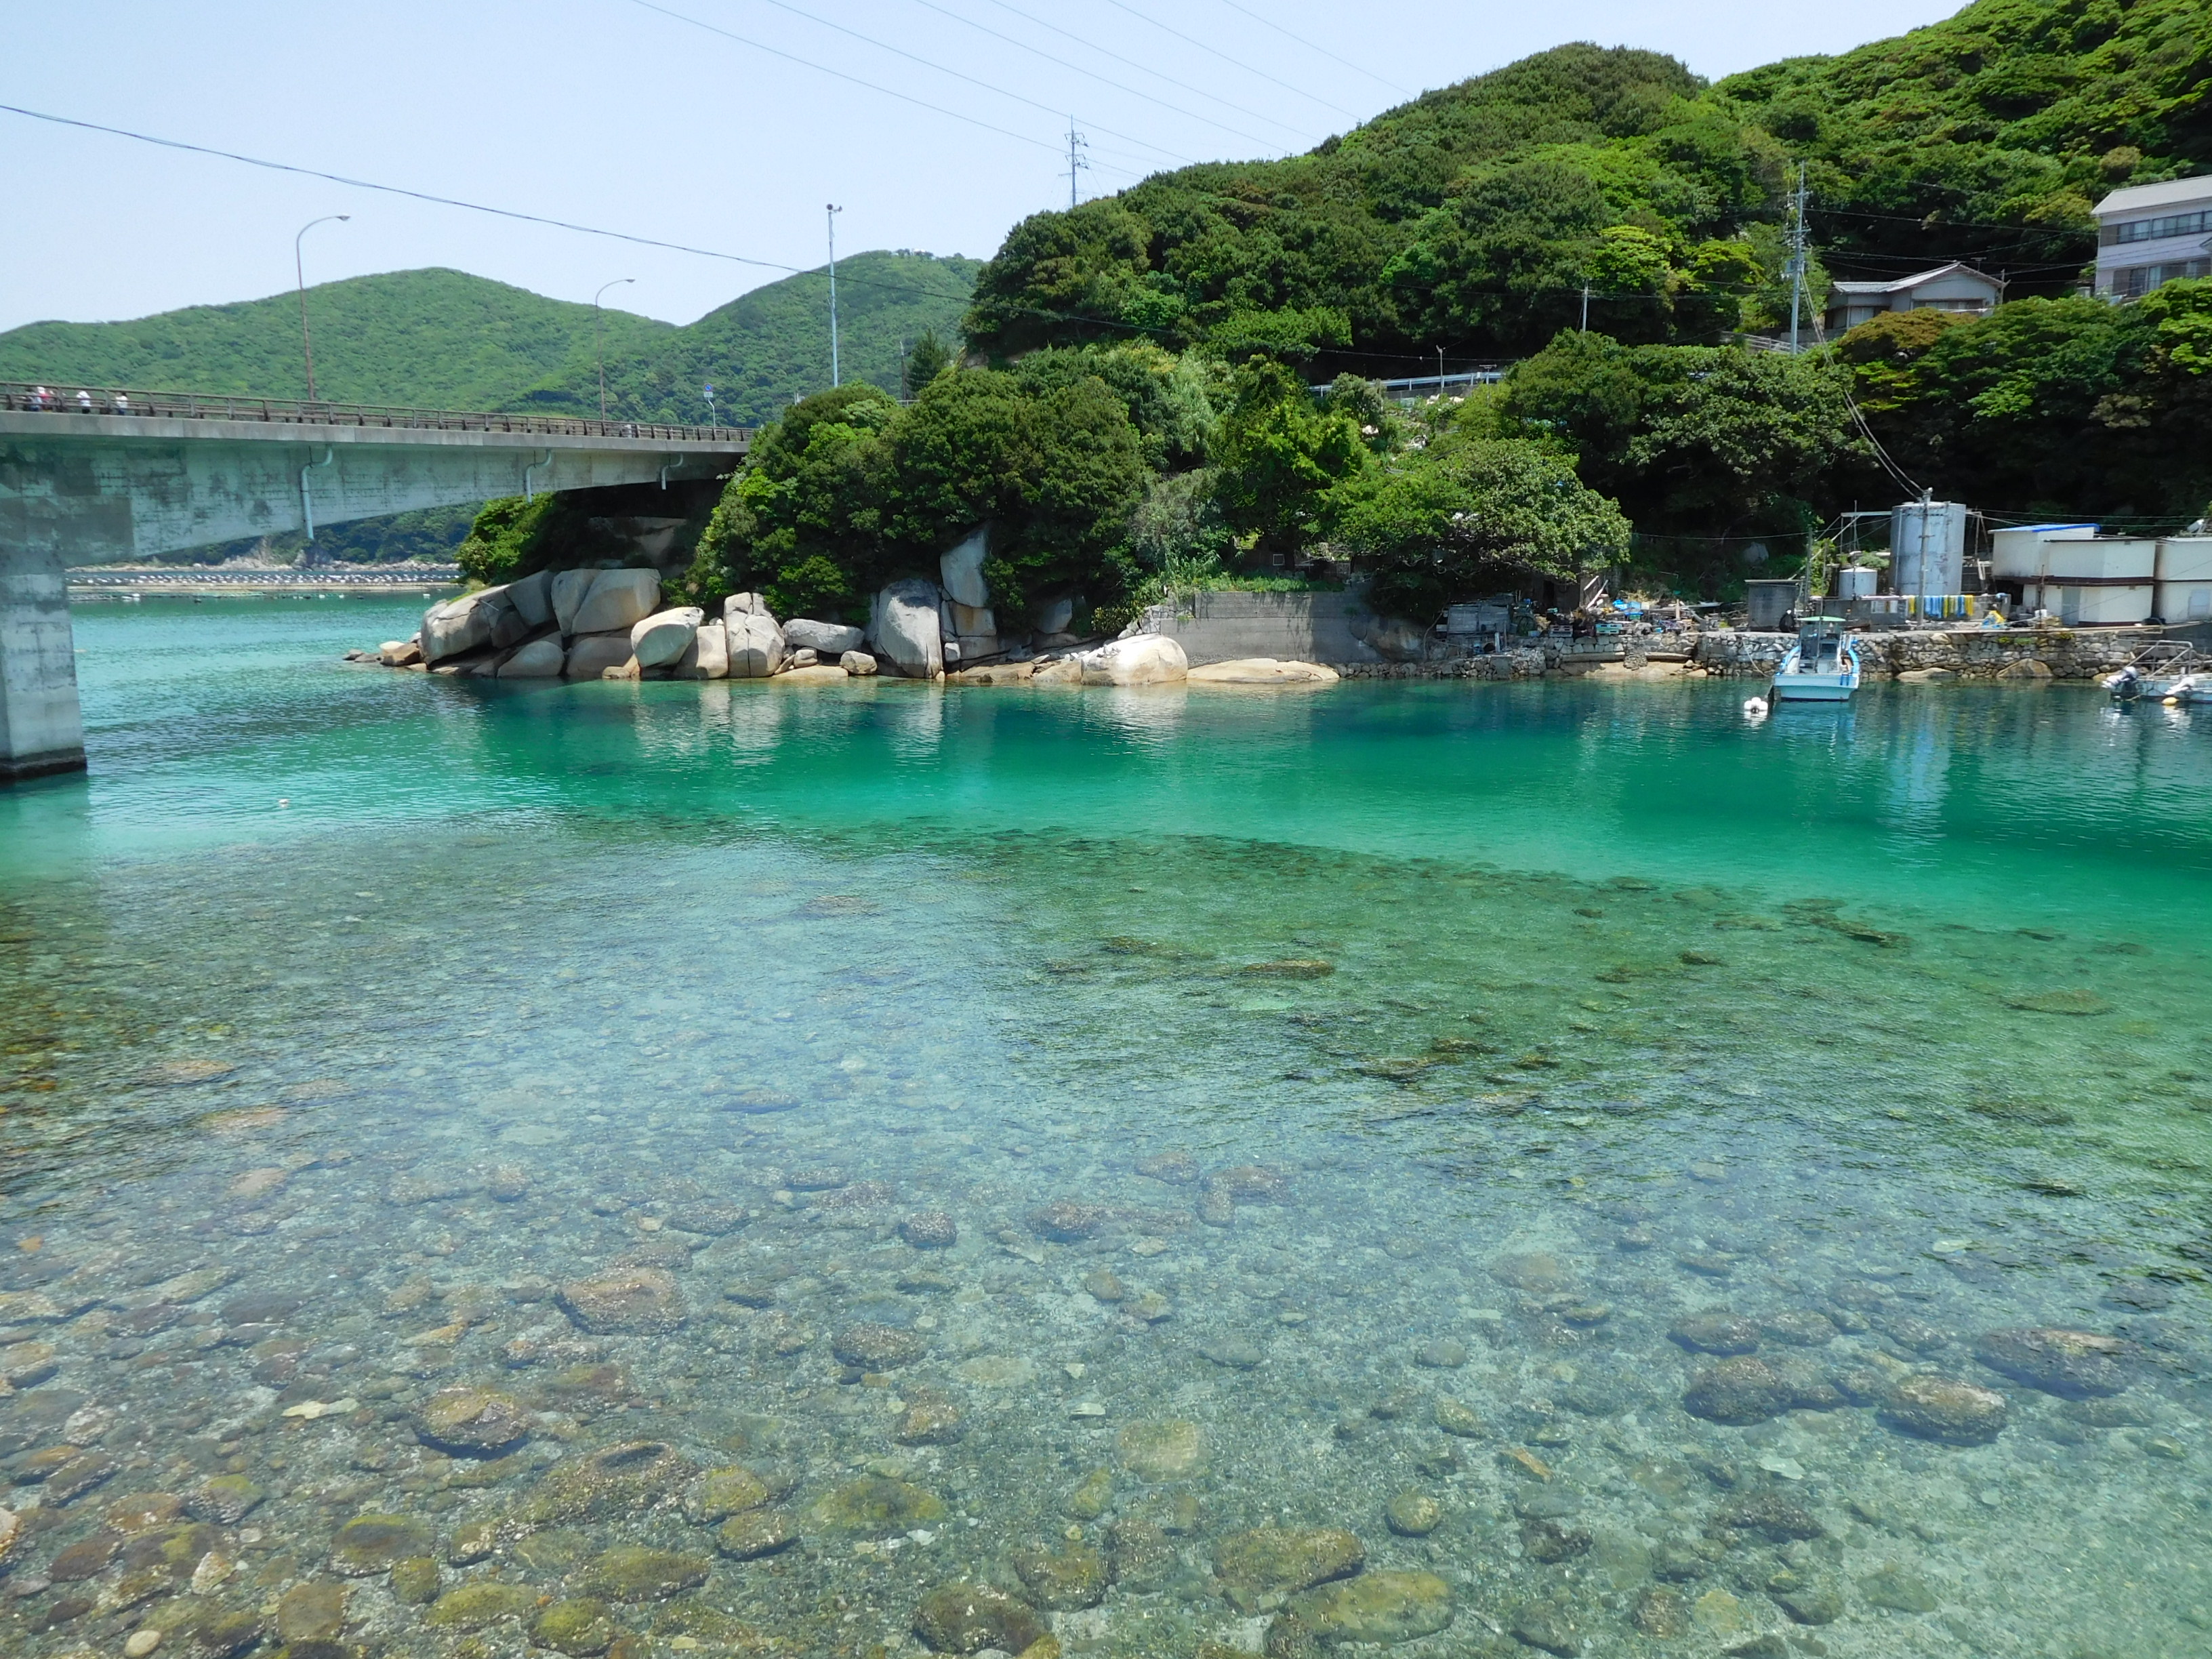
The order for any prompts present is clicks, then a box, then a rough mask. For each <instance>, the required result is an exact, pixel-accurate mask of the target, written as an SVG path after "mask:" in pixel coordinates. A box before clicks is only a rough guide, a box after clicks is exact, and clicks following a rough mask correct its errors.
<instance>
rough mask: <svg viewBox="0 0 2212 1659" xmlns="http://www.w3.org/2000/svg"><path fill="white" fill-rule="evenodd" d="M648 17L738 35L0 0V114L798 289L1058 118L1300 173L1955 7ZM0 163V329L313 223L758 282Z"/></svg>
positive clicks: (682, 300)
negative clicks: (13, 111) (1315, 149)
mask: <svg viewBox="0 0 2212 1659" xmlns="http://www.w3.org/2000/svg"><path fill="white" fill-rule="evenodd" d="M655 3H660V0H655ZM665 4H666V9H667V10H669V11H674V12H678V13H682V14H684V15H688V16H690V17H691V18H695V19H697V20H700V21H703V22H705V23H708V24H712V25H714V27H717V28H720V29H723V30H726V31H728V32H729V33H733V34H737V35H741V36H744V37H746V39H747V40H750V42H752V43H754V44H750V45H746V44H740V43H739V42H738V41H737V40H730V39H726V38H724V37H722V36H720V35H717V34H714V33H708V32H707V31H706V30H704V29H702V28H699V27H694V26H691V25H690V24H687V23H684V22H682V21H677V20H676V19H675V18H672V17H671V16H668V15H665V12H659V11H655V10H653V9H648V7H647V6H646V5H645V4H642V3H640V0H531V3H521V0H435V3H433V0H376V3H374V4H356V5H338V4H331V3H320V4H313V3H311V4H307V5H301V4H298V3H296V0H288V3H277V0H202V3H195V4H191V5H179V4H177V3H174V0H163V3H153V0H72V3H69V4H51V3H50V4H29V3H23V0H17V3H15V4H13V5H11V6H9V8H8V10H7V17H6V29H7V40H8V51H7V52H6V54H5V58H4V60H0V102H6V103H9V104H16V105H23V106H29V107H31V108H34V109H40V110H45V111H48V112H52V113H56V114H60V115H67V116H73V117H77V118H83V119H87V120H92V121H98V122H103V123H106V124H108V125H115V126H120V127H128V128H131V129H134V130H136V131H141V132H148V133H153V134H156V135H159V136H161V137H170V138H177V139H183V140H186V141H188V142H191V143H201V144H206V145H211V146H216V147H218V148H222V149H232V150H238V151H242V152H245V153H246V154H249V155H258V156H264V157H268V158H270V159H272V160H278V161H290V162H293V163H295V164H298V165H301V166H304V167H314V168H319V169H322V170H325V171H328V172H331V173H343V174H347V175H349V176H351V177H355V178H359V179H371V180H375V181H378V182H381V183H389V184H395V185H405V186H408V187H410V188H413V189H416V190H421V191H430V192H433V193H435V194H439V195H444V196H452V197H463V198H465V199H468V200H471V201H477V202H483V203H489V204H495V205H499V206H502V207H508V208H513V209H519V210H523V211H526V212H532V213H538V214H543V215H546V216H553V217H558V218H562V219H568V220H573V221H577V222H582V223H585V224H589V225H594V226H599V227H604V228H610V229H617V230H624V231H630V232H634V233H636V234H642V235H647V236H653V237H659V238H664V239H666V240H672V241H678V242H684V243H689V244H692V245H695V246H705V247H710V248H714V249H719V250H722V251H726V252H732V253H739V254H748V255H751V256H753V257H755V258H759V259H763V260H766V261H769V262H771V263H772V264H781V265H790V266H798V267H812V266H816V265H818V264H821V263H822V260H823V204H825V203H827V202H830V201H836V202H838V203H841V204H843V206H844V208H845V212H844V214H843V216H842V218H841V220H840V222H839V228H838V246H839V250H840V252H850V251H855V250H858V249H861V248H871V247H912V248H924V249H927V250H930V251H932V252H939V253H952V252H960V253H967V254H970V255H974V256H977V257H983V256H987V255H988V254H990V253H991V252H993V251H994V249H995V248H996V247H997V246H998V245H999V242H1000V238H1001V237H1002V236H1003V235H1004V234H1005V233H1006V229H1007V228H1008V227H1009V226H1011V225H1012V224H1013V223H1014V222H1016V221H1017V220H1018V219H1019V218H1021V217H1022V216H1024V215H1025V214H1028V213H1031V212H1034V211H1036V210H1038V209H1040V208H1045V207H1051V206H1055V205H1061V204H1065V203H1066V200H1067V180H1066V157H1065V155H1064V154H1063V153H1062V147H1063V146H1064V144H1065V142H1066V127H1067V117H1068V115H1070V114H1072V115H1073V117H1074V118H1075V121H1076V124H1077V125H1078V126H1079V128H1080V129H1082V130H1083V131H1085V132H1086V133H1087V134H1088V136H1089V141H1090V149H1089V151H1088V156H1089V160H1090V161H1091V171H1089V172H1087V173H1084V174H1083V175H1082V179H1081V183H1082V187H1083V190H1084V191H1085V194H1086V195H1098V194H1103V193H1107V192H1109V191H1113V190H1115V189H1118V188H1120V187H1121V186H1123V185H1127V184H1130V183H1133V182H1134V180H1135V179H1137V178H1139V177H1140V176H1141V175H1142V174H1144V173H1146V172H1149V171H1152V170H1154V169H1156V168H1158V167H1172V166H1176V165H1178V164H1179V163H1180V162H1182V161H1186V160H1214V159H1220V158H1241V157H1247V156H1254V155H1279V154H1286V153H1291V152H1295V151H1297V150H1302V149H1307V148H1309V147H1310V146H1311V145H1312V144H1314V143H1316V142H1318V141H1319V140H1320V139H1322V137H1326V136H1327V135H1328V134H1329V133H1332V132H1337V131H1343V130H1344V129H1345V128H1346V127H1347V126H1351V125H1356V124H1357V122H1358V121H1359V120H1361V119H1364V118H1367V117H1369V116H1371V115H1373V114H1375V113H1376V112H1379V111H1381V110H1383V109H1386V108H1388V107H1389V106H1391V105H1393V104H1395V103H1398V102H1401V101H1402V100H1403V99H1404V98H1405V97H1406V96H1407V95H1409V94H1413V93H1418V92H1419V91H1420V90H1421V89H1423V88H1428V87H1433V86H1440V85H1444V84H1447V83H1449V82H1453V81H1455V80H1459V79H1462V78H1463V77H1465V76H1469V75H1473V74H1477V73H1480V71H1482V70H1489V69H1494V68H1496V67H1498V65H1500V64H1505V63H1509V62H1510V61H1512V60H1513V59H1514V58H1519V57H1522V56H1524V55H1525V54H1527V53H1528V52H1535V51H1538V50H1541V49H1542V48H1544V47H1546V46H1555V45H1558V44H1559V43H1560V42H1562V41H1566V40H1595V41H1598V42H1600V43H1601V44H1604V45H1628V46H1645V47H1650V48H1652V49H1655V50H1657V51H1662V52H1671V53H1674V55H1675V56H1677V57H1679V58H1682V59H1684V60H1685V61H1686V62H1687V63H1688V64H1689V65H1690V66H1691V67H1692V69H1693V70H1697V71H1699V73H1700V74H1704V75H1707V76H1720V75H1725V74H1728V73H1730V72H1731V71H1734V70H1740V69H1746V68H1749V67H1751V66H1753V65H1754V64H1761V63H1765V62H1769V61H1771V60H1772V59H1774V58H1780V57H1785V56H1790V55H1796V54H1803V53H1808V52H1836V51H1841V50H1844V49H1846V48H1848V47H1850V46H1855V45H1857V44H1859V43H1861V42H1863V41H1864V40H1873V39H1878V38H1881V36H1884V35H1887V34H1893V33H1899V32H1901V31H1903V30H1905V29H1906V28H1910V27H1915V26H1917V25H1919V24H1923V23H1926V22H1929V21H1934V20H1936V18H1938V17H1940V16H1942V15H1947V14H1948V12H1950V11H1952V10H1954V9H1956V8H1955V7H1954V6H1951V5H1947V4H1943V3H1940V0H1868V3H1866V4H1863V5H1860V6H1857V7H1852V8H1836V9H1831V10H1830V11H1828V12H1826V13H1820V12H1807V11H1804V10H1803V9H1801V8H1797V7H1775V6H1771V5H1755V4H1752V3H1748V0H1707V3H1703V4H1697V5H1689V6H1680V5H1677V6H1666V7H1662V6H1655V5H1651V4H1649V3H1644V4H1626V3H1617V0H1559V3H1553V4H1545V5H1530V4H1501V3H1497V0H1488V3H1480V4H1467V3H1443V0H1401V3H1396V4H1388V5H1376V4H1346V3H1343V0H1058V3H1054V0H665ZM1240 5H1241V6H1242V7H1243V8H1244V9H1240ZM1253 13H1257V14H1261V15H1264V16H1266V17H1267V19H1269V20H1271V21H1273V23H1276V24H1279V25H1280V26H1281V28H1282V29H1286V30H1288V31H1289V32H1290V33H1289V34H1285V33H1280V32H1279V31H1278V30H1277V29H1275V28H1271V27H1268V26H1267V24H1264V23H1262V22H1260V21H1256V20H1255V17H1254V16H1253V15H1250V14H1253ZM963 19H964V20H968V21H965V22H963V21H960V20H963ZM1032 20H1042V21H1032ZM971 23H972V24H976V25H981V26H982V27H981V28H978V27H970V26H969V24H971ZM1047 25H1055V26H1057V27H1058V28H1059V29H1060V30H1064V31H1066V33H1054V28H1053V27H1047ZM833 26H842V27H843V28H845V29H848V30H850V31H852V32H853V33H839V32H838V29H837V27H833ZM983 29H989V30H994V31H996V32H997V35H994V34H992V33H984V32H983ZM1170 31H1173V32H1170ZM1293 34H1294V35H1297V36H1301V37H1303V38H1304V42H1305V43H1310V44H1304V43H1302V42H1301V41H1300V40H1294V39H1291V38H1290V35H1293ZM856 35H858V36H865V37H867V39H866V40H862V39H856V38H854V37H855V36H856ZM998 36H1006V37H1011V39H1001V38H997V37H998ZM1070 36H1074V37H1078V38H1074V39H1071V38H1070ZM1179 36H1181V37H1188V38H1178V37H1179ZM1017 41H1018V42H1021V43H1024V45H1026V46H1030V47H1033V48H1035V50H1034V51H1025V50H1024V49H1023V46H1020V45H1016V44H1014V42H1017ZM769 48H774V49H776V50H780V51H781V52H786V53H788V54H791V55H792V56H791V57H788V58H779V57H777V56H775V55H774V54H773V52H771V51H769V50H768V49H769ZM899 52H908V53H910V54H912V55H913V56H912V57H901V56H899V55H898V53H899ZM1040 53H1048V54H1050V55H1051V58H1060V59H1064V60H1066V64H1068V65H1073V67H1066V66H1063V64H1058V63H1054V62H1052V61H1050V59H1049V58H1047V57H1045V56H1041V55H1039V54H1040ZM1116 55H1118V56H1116ZM793 58H800V59H805V60H808V61H809V62H810V63H811V64H815V65H820V66H822V67H821V68H811V67H806V66H805V65H804V64H800V63H798V62H794V61H792V59H793ZM915 58H921V59H927V60H928V62H927V64H924V63H921V62H916V61H915ZM824 70H842V72H844V73H845V74H848V75H850V76H857V77H859V78H860V79H861V80H864V81H867V82H874V83H875V85H876V86H877V87H878V88H884V90H872V89H870V88H866V87H862V86H858V85H854V84H853V83H852V82H847V81H840V80H838V79H836V78H835V76H832V75H830V74H828V73H825V72H823V71H824ZM956 72H957V73H956ZM962 75H964V76H970V77H972V80H962V79H960V78H959V76H962ZM1106 82H1120V83H1121V85H1120V86H1119V87H1115V86H1112V85H1109V84H1106ZM1178 82H1180V83H1181V84H1177V83H1178ZM977 83H981V84H977ZM893 94H905V95H906V96H907V97H908V98H911V99H916V100H921V101H922V102H924V103H927V104H932V105H937V106H942V108H943V109H945V110H950V111H954V112H958V113H959V114H961V115H964V116H968V117H970V118H973V119H974V120H975V121H978V122H983V123H987V124H988V126H989V127H990V128H994V129H999V131H987V130H985V129H984V128H981V127H978V126H975V125H969V123H968V122H965V121H963V120H961V119H957V118H955V117H954V116H953V115H950V114H945V113H940V112H938V111H937V110H933V109H927V108H921V107H917V106H915V104H913V103H908V102H902V100H901V99H900V98H899V97H897V96H895V95H893ZM1023 100H1032V101H1029V102H1024V101H1023ZM1170 106H1172V107H1170ZM0 156H4V157H5V158H6V167H7V182H8V186H9V188H8V193H7V194H8V206H7V214H6V223H7V230H8V235H7V243H8V254H7V257H6V258H0V329H5V328H12V327H15V326H16V325H19V324H21V323H26V322H30V321H33V320H36V319H44V318H67V319H105V318H121V317H136V316H143V315H145V314H147V313H151V312H156V311H163V310H167V309H169V308H171V307H176V306H183V305H191V304H197V303H202V302H209V301H227V300H239V299H248V298H252V297H255V296H258V295H266V294H270V293H274V292H276V291H278V290H280V289H288V288H289V287H290V285H291V283H292V239H293V233H294V232H295V230H297V229H298V228H299V227H300V226H301V224H302V223H303V222H306V221H307V220H308V219H311V218H313V217H314V216H318V215H319V214H325V213H350V214H351V215H353V218H352V221H351V222H349V223H347V224H342V225H325V226H323V227H321V228H319V229H317V230H316V231H314V232H313V234H312V235H310V236H309V237H308V239H307V247H308V252H309V261H308V271H307V274H308V280H309V281H310V282H311V283H312V282H316V281H327V280H330V279H331V278H334V277H338V276H353V275H358V274H360V273H363V272H368V271H378V270H404V269H408V268H410V267H415V266H422V265H450V266H454V267H457V268H459V269H460V270H470V271H475V272H477V273H479V274H481V275H483V276H492V277H496V278H498V279H499V280H501V281H503V282H508V283H516V284H518V285H520V286H521V287H525V288H529V289H536V290H538V292H540V293H544V294H550V295H559V296H562V297H563V298H568V299H574V300H588V299H589V298H590V297H591V295H592V290H593V289H595V288H597V287H598V286H599V283H603V282H605V281H606V280H607V279H609V278H610V277H616V276H635V278H637V281H636V283H635V284H634V285H632V286H629V287H625V288H620V289H614V290H612V291H611V293H610V294H609V295H608V300H609V302H610V303H620V304H622V305H623V306H624V307H628V308H630V309H634V310H636V311H640V312H643V313H647V314H649V315H652V316H655V317H661V318H665V319H669V320H671V321H678V322H683V321H689V320H690V319H692V318H694V317H696V316H698V315H699V314H700V313H702V312H705V311H708V310H710V309H712V308H713V307H715V306H717V305H720V304H721V303H723V302H724V301H727V300H729V299H730V298H732V296H734V295H737V294H738V293H741V292H743V291H744V289H748V288H751V287H755V286H757V285H758V284H759V283H763V282H767V281H772V280H774V279H775V277H776V276H779V275H781V272H780V271H778V270H775V269H763V268H761V267H758V266H750V265H743V264H725V263H720V262H718V261H714V260H710V259H704V258H695V257H691V256H687V255H683V254H677V253H669V252H656V251H653V250H649V249H644V248H635V247H626V246H623V245H621V244H619V243H613V242H606V241H601V240H595V239H593V238H592V237H588V236H581V235H577V234H572V233H568V232H564V231H556V230H551V229H545V228H537V227H532V226H524V225H517V224H513V223H509V222H502V221H500V220H496V219H489V218H485V217H483V216H479V215H477V214H472V213H468V212H464V211H461V210H456V209H451V208H442V207H433V206H429V205H427V204H421V203H415V202H408V201H403V200H400V199H398V198H397V197H386V196H379V195H375V194H373V193H370V192H368V191H362V190H358V189H352V188H348V187H345V186H342V185H335V184H324V183H319V182H317V181H314V180H313V179H298V178H289V177H285V176H283V175H280V174H275V173H264V172H260V171H257V170H255V169H253V168H250V167H240V166H239V165H238V164H236V163H234V162H230V161H215V160H212V159H208V158H204V157H199V156H191V155H178V154H175V153H173V152H169V151H164V150H161V149H152V148H149V147H148V146H146V145H143V144H139V143H131V142H130V141H128V140H125V139H121V138H113V137H105V136H102V135H100V134H97V133H91V132H85V131H73V130H69V129H64V128H56V127H52V126H48V125H44V124H42V123H39V122H34V121H30V120H27V119H25V118H22V117H21V116H16V115H10V114H4V113H0Z"/></svg>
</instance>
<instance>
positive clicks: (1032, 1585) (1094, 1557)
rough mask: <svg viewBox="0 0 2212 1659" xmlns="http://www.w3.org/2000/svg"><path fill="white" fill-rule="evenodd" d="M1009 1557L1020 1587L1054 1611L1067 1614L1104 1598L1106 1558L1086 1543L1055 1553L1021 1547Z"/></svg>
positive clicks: (1041, 1605) (1038, 1603)
mask: <svg viewBox="0 0 2212 1659" xmlns="http://www.w3.org/2000/svg"><path fill="white" fill-rule="evenodd" d="M1011 1559H1012V1562H1013V1566H1014V1571H1015V1572H1016V1573H1017V1574H1018V1576H1019V1577H1020V1578H1021V1581H1022V1584H1023V1587H1024V1589H1027V1590H1028V1591H1029V1593H1030V1597H1031V1598H1032V1599H1033V1600H1034V1601H1036V1605H1037V1606H1039V1607H1045V1608H1048V1609H1049V1610H1050V1611H1052V1612H1054V1613H1069V1612H1073V1611H1074V1610H1075V1609H1076V1608H1079V1607H1097V1605H1098V1603H1099V1602H1100V1601H1103V1600H1104V1599H1105V1596H1106V1583H1107V1577H1108V1574H1107V1571H1106V1558H1105V1557H1104V1556H1103V1555H1102V1554H1100V1553H1098V1552H1097V1550H1095V1549H1091V1548H1090V1547H1087V1546H1085V1545H1081V1544H1078V1545H1074V1546H1073V1547H1070V1548H1068V1549H1066V1550H1062V1551H1060V1552H1058V1553H1054V1552H1052V1551H1050V1550H1043V1549H1020V1550H1016V1551H1015V1552H1014V1553H1013V1555H1012V1558H1011Z"/></svg>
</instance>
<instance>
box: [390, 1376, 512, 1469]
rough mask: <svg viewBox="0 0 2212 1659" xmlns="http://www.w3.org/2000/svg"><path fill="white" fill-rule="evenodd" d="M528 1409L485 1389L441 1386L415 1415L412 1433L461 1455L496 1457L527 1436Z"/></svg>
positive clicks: (440, 1448)
mask: <svg viewBox="0 0 2212 1659" xmlns="http://www.w3.org/2000/svg"><path fill="white" fill-rule="evenodd" d="M531 1426H532V1418H531V1413H529V1412H528V1411H526V1409H524V1407H523V1406H522V1405H521V1403H520V1401H516V1400H514V1399H513V1398H511V1397H509V1396H508V1395H503V1394H498V1393H495V1392H494V1391H493V1390H491V1389H478V1388H470V1387H465V1386H464V1387H459V1388H452V1389H439V1390H438V1392H437V1393H435V1394H434V1395H431V1396H430V1398H429V1399H428V1401H425V1402H424V1404H423V1407H422V1411H421V1412H420V1413H417V1414H416V1419H415V1434H416V1438H417V1439H419V1440H421V1441H422V1443H424V1444H425V1445H428V1446H435V1447H436V1448H437V1449H439V1450H440V1451H444V1452H451V1453H453V1454H455V1455H459V1456H464V1457H496V1456H498V1455H500V1454H501V1452H505V1451H509V1450H512V1449H513V1448H515V1447H516V1446H519V1445H520V1444H521V1443H523V1442H524V1441H526V1440H527V1439H529V1438H530V1431H531Z"/></svg>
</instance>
